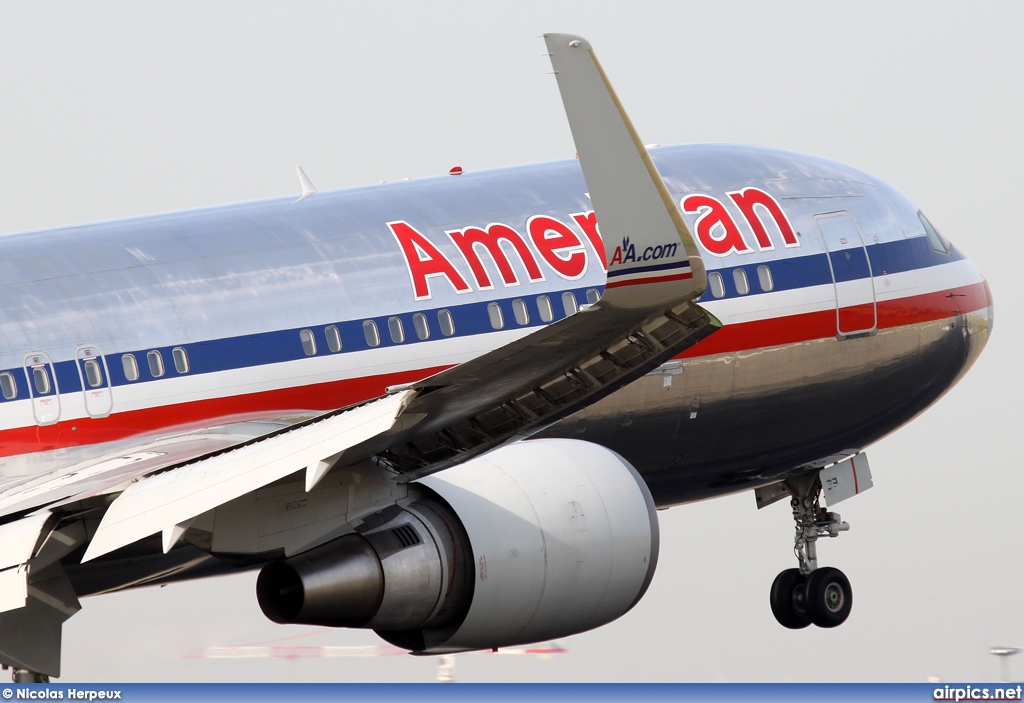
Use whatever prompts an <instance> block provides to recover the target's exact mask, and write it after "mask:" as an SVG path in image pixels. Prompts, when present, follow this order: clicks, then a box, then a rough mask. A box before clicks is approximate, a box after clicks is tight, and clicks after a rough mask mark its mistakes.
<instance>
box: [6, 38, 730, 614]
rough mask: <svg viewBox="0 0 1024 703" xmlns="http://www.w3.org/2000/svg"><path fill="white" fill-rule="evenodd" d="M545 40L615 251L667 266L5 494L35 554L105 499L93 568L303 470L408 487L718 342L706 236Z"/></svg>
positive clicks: (600, 87) (613, 112) (590, 71)
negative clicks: (410, 360) (498, 335)
mask: <svg viewBox="0 0 1024 703" xmlns="http://www.w3.org/2000/svg"><path fill="white" fill-rule="evenodd" d="M545 40H546V42H547V45H548V48H549V50H550V53H551V60H552V64H553V66H554V68H555V72H556V76H557V80H558V85H559V90H560V92H561V95H562V99H563V102H564V104H565V109H566V114H567V117H568V119H569V125H570V128H571V130H572V134H573V138H574V140H575V142H576V147H577V150H578V152H579V157H580V163H581V166H582V168H583V174H584V177H585V179H586V183H587V187H588V189H589V195H590V197H591V199H592V201H593V203H594V208H595V211H596V213H597V214H598V216H599V219H600V223H601V225H600V226H601V230H602V236H603V238H604V240H605V241H606V242H615V241H622V240H628V241H630V242H632V243H633V244H634V245H635V246H637V247H639V248H644V247H647V246H652V247H653V246H662V247H665V246H666V245H671V247H672V249H671V250H672V251H673V252H674V254H673V255H672V256H667V257H665V258H663V259H661V260H659V262H658V265H657V266H645V265H639V266H638V265H637V264H635V263H631V264H623V263H621V262H619V261H616V260H613V261H611V262H609V265H608V283H607V286H606V292H605V295H604V297H603V298H602V299H601V300H600V301H599V302H597V303H596V304H594V305H591V306H587V307H585V308H584V309H583V310H582V311H581V312H579V313H578V314H576V315H573V316H570V317H568V318H565V319H563V320H561V321H559V322H557V323H554V324H552V325H549V326H547V327H545V328H543V329H541V330H539V331H536V332H534V333H532V334H530V335H528V336H526V337H523V338H521V339H519V340H517V341H515V342H513V343H511V344H508V345H506V346H503V347H501V348H499V349H496V350H494V351H492V352H489V353H486V354H484V355H483V356H480V357H478V358H476V359H474V360H472V361H469V362H467V363H464V364H461V365H459V366H457V367H454V368H452V369H449V370H447V371H444V372H442V373H439V374H437V375H435V376H432V377H430V378H427V379H424V380H422V381H420V382H417V383H413V384H410V385H408V386H404V387H401V388H395V389H390V390H391V391H392V392H391V393H390V394H389V395H386V396H383V397H381V398H378V399H375V400H373V401H370V402H367V403H364V404H361V405H358V406H355V407H351V408H345V409H341V410H337V411H334V412H330V413H327V414H325V415H322V416H319V417H316V418H312V419H309V420H305V421H302V422H298V423H295V424H292V425H290V426H288V427H284V428H275V429H273V431H269V432H265V433H262V434H260V435H258V436H255V437H252V438H243V439H242V440H241V441H238V438H237V437H236V438H235V440H236V441H228V440H222V441H221V442H220V443H219V444H216V443H215V444H213V445H207V446H205V447H204V446H202V445H197V446H199V447H200V448H203V449H205V450H206V451H197V450H196V449H197V447H196V446H193V447H192V449H191V450H190V451H187V452H182V451H179V452H178V453H173V452H167V453H160V452H145V451H136V452H134V453H133V454H130V455H125V456H119V457H113V458H108V459H107V460H106V461H107V463H106V464H104V463H103V462H99V464H93V465H92V466H91V470H79V471H70V472H65V473H62V474H61V475H60V476H58V477H50V478H48V479H47V480H45V481H43V482H42V483H37V484H34V485H25V486H19V487H14V488H12V489H10V490H9V492H8V493H9V495H7V494H0V511H6V512H7V513H8V514H12V513H13V514H19V515H22V516H23V517H22V518H21V519H20V520H18V521H15V522H11V523H9V524H8V525H3V526H0V528H10V529H11V530H20V532H19V534H22V533H26V534H27V533H30V532H32V531H33V530H34V531H35V537H36V538H37V539H29V538H27V537H26V538H25V540H23V542H31V543H32V547H35V546H36V543H37V542H39V541H40V540H44V539H45V535H46V534H48V532H47V530H48V525H49V524H50V522H48V521H47V519H46V518H47V517H48V516H49V515H50V512H51V509H53V508H55V507H58V506H61V505H68V504H71V503H73V502H75V501H77V500H80V499H81V498H82V497H84V496H87V495H96V494H102V493H106V494H109V495H110V496H111V497H112V498H113V500H112V502H110V503H109V507H107V508H106V510H105V512H104V514H103V517H102V520H101V522H100V524H99V527H98V528H97V529H96V532H95V534H93V535H91V539H89V540H88V542H89V544H88V549H87V551H86V554H85V557H84V559H83V560H89V559H95V558H96V557H99V556H101V555H104V554H107V553H109V552H111V551H113V550H115V549H118V548H120V547H123V546H125V545H128V544H131V543H133V542H136V541H138V540H139V539H142V538H145V537H148V536H150V535H153V534H156V533H159V532H162V533H163V537H164V540H163V543H164V550H165V551H167V550H168V549H170V547H171V546H173V544H174V543H175V541H176V540H177V539H178V537H180V536H181V534H182V533H183V532H184V531H185V529H187V527H188V524H189V522H190V521H191V520H193V519H194V518H195V517H196V516H198V515H201V514H203V513H205V512H207V511H209V510H211V509H213V508H216V507H218V506H219V505H222V504H224V503H226V502H228V501H231V500H233V499H235V498H238V497H240V496H243V495H246V494H248V493H251V492H252V491H254V490H256V489H259V488H261V487H264V486H267V485H268V484H271V483H273V482H275V481H278V480H280V479H282V478H285V477H287V476H290V475H292V474H295V473H296V472H299V471H305V474H306V481H305V486H306V490H307V491H309V490H312V489H313V487H314V486H315V485H316V484H317V482H318V481H319V480H320V479H321V478H322V477H323V476H324V475H325V474H326V473H327V472H328V471H330V470H331V469H333V468H336V467H341V466H349V465H354V464H356V463H359V462H361V461H365V460H367V459H372V460H373V461H374V462H375V463H376V464H377V465H378V466H384V467H386V468H388V469H389V470H390V471H392V472H393V473H394V477H395V480H396V481H398V482H405V481H411V480H413V479H416V478H419V477H422V476H425V475H427V474H430V473H433V472H435V471H440V470H443V469H445V468H447V467H450V466H453V465H455V464H458V463H460V462H462V461H465V460H467V459H469V458H472V457H474V456H478V455H479V454H481V453H483V452H486V451H488V450H490V449H493V448H495V447H497V446H500V445H502V444H505V443H507V442H509V441H513V440H516V439H519V438H523V437H528V436H530V435H531V434H533V433H535V432H538V431H540V430H542V429H544V428H545V427H548V426H550V425H551V424H553V423H555V422H558V421H559V420H561V419H562V418H564V417H566V416H568V415H570V414H571V413H574V412H576V411H578V410H580V409H582V408H584V407H586V406H588V405H590V404H592V403H594V402H596V401H598V400H600V399H601V398H603V397H605V396H607V395H609V394H610V393H612V392H614V391H615V390H617V389H619V388H621V387H622V386H624V385H626V384H628V383H630V382H631V381H633V380H635V379H636V378H639V377H640V376H642V375H644V374H646V373H648V372H649V371H651V370H652V369H654V368H656V367H657V366H659V365H660V364H662V363H664V362H666V361H667V360H669V359H671V358H672V357H674V356H676V355H678V354H679V353H681V352H682V351H684V350H685V349H687V348H688V347H690V346H692V345H693V344H696V343H697V342H698V341H700V340H701V339H703V338H705V337H706V336H708V335H709V334H711V333H712V332H714V331H715V330H716V329H717V328H718V327H719V326H720V325H719V323H718V321H717V320H715V319H714V318H713V317H712V316H711V315H710V314H708V313H707V312H706V311H705V310H703V309H702V308H701V307H700V306H698V305H697V304H695V303H694V302H693V301H694V299H695V298H696V297H697V296H699V295H700V294H701V293H702V292H703V291H704V288H705V286H706V280H707V278H706V274H705V270H704V265H703V262H702V261H701V258H700V254H699V251H698V249H697V247H696V245H695V244H694V240H693V237H692V236H691V234H690V232H689V231H688V230H687V228H686V225H685V223H684V221H683V219H682V217H681V215H680V213H679V210H678V208H677V207H676V205H675V203H674V202H673V200H672V198H671V196H670V195H669V193H668V191H667V189H666V187H665V184H664V182H663V181H662V179H661V176H660V175H659V173H658V171H657V169H656V168H655V166H654V163H653V162H652V160H651V158H650V156H649V155H648V153H647V150H646V149H645V148H644V146H643V144H642V143H641V141H640V139H639V137H638V136H637V134H636V131H635V130H634V128H633V126H632V124H631V123H630V121H629V118H628V117H627V115H626V113H625V111H624V110H623V109H622V106H621V104H620V103H619V101H618V99H617V97H616V96H615V93H614V91H613V90H612V89H611V86H610V85H609V83H608V81H607V79H606V77H605V75H604V73H603V71H602V69H601V67H600V64H599V63H598V62H597V59H596V58H595V57H594V54H593V51H592V49H591V47H590V45H589V44H588V43H587V42H586V40H584V39H582V38H581V37H575V36H572V35H565V34H551V35H546V37H545ZM666 250H667V249H666ZM119 462H120V463H119ZM84 468H89V467H84ZM33 509H34V510H35V512H34V513H33V512H31V510H33ZM51 522H52V521H51ZM19 526H20V527H19ZM0 536H2V534H0ZM16 542H17V540H12V542H11V544H12V545H13V544H15V543H16ZM17 544H22V542H17ZM9 551H10V554H9V555H8V554H6V553H2V554H0V558H2V559H3V561H4V562H5V564H6V566H5V565H4V564H0V604H2V603H4V602H7V599H8V597H9V600H10V602H11V603H15V602H17V601H18V599H19V598H20V599H21V601H22V602H23V601H24V596H22V595H21V593H22V590H23V589H24V586H25V584H24V581H25V579H24V576H23V575H21V576H18V577H14V576H8V577H7V578H6V580H5V577H4V576H3V575H4V574H5V573H7V571H11V570H12V569H14V572H15V573H20V572H18V569H20V568H22V567H23V566H24V565H25V563H27V561H28V557H26V556H25V554H22V552H23V551H25V550H21V549H20V547H17V548H15V547H12V548H11V550H9ZM15 552H17V553H15ZM27 553H28V554H30V555H31V553H33V550H32V548H31V547H30V548H29V549H28V552H27ZM4 569H6V571H5V570H4ZM11 589H13V590H11ZM0 607H2V606H0ZM15 607H17V606H15Z"/></svg>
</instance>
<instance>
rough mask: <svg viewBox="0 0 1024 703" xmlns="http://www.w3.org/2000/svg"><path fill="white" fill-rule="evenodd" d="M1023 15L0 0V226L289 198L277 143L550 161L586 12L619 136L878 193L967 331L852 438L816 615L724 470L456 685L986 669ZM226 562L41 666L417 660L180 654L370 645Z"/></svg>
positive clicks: (1000, 573)
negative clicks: (616, 577) (917, 243)
mask: <svg viewBox="0 0 1024 703" xmlns="http://www.w3.org/2000/svg"><path fill="white" fill-rule="evenodd" d="M602 7H605V8H609V9H601V8H602ZM612 8H614V9H612ZM1021 26H1024V4H1022V3H1019V2H972V3H946V2H933V1H929V2H892V1H885V2H865V1H864V0H858V1H857V2H829V3H822V2H787V3H783V2H773V3H766V2H729V3H726V2H714V3H713V2H706V1H705V2H686V1H680V0H673V1H671V2H650V3H644V2H629V3H604V4H598V3H594V2H571V3H569V2H563V3H555V2H552V1H551V0H540V1H532V0H529V1H528V0H518V1H517V2H514V3H509V2H506V3H501V4H491V3H485V2H465V3H461V2H451V1H447V0H433V1H432V2H430V3H411V2H410V3H396V2H373V3H366V2H361V3H354V2H353V3H343V2H310V1H307V2H303V3H265V2H252V1H246V2H230V3H210V2H176V3H161V4H157V3H137V2H122V3H115V2H100V3H95V2H94V3H89V4H85V3H74V4H72V3H48V2H41V3H27V2H26V3H13V2H9V3H3V4H0V51H2V52H3V54H4V56H3V58H4V60H3V61H0V92H2V96H3V99H2V100H0V145H2V147H0V148H2V154H3V157H2V160H0V192H2V193H3V206H2V208H0V231H3V232H11V231H17V230H23V229H33V228H40V227H49V226H57V225H63V224H71V223H78V222H83V221H90V220H99V219H108V218H114V217H124V216H131V215H143V214H148V213H153V212H159V211H167V210H176V209H182V208H190V207H197V206H205V205H213V204H218V203H225V202H231V201H238V200H249V199H255V198H262V197H267V196H274V195H282V194H288V193H296V192H298V190H299V186H298V182H297V180H296V179H295V175H294V166H295V165H296V164H301V165H302V166H303V167H304V168H305V170H306V172H307V173H308V174H309V176H310V178H311V179H312V181H313V182H314V183H315V184H316V186H317V187H318V188H320V189H321V190H325V189H328V188H337V187H345V186H351V185H359V184H364V183H373V182H377V181H381V180H395V179H401V178H404V177H410V176H411V177H416V176H424V175H431V174H438V173H443V172H445V171H447V170H448V169H449V168H450V167H451V166H453V165H456V164H458V165H461V166H463V167H464V168H466V169H467V170H473V169H480V168H489V167H496V166H502V165H511V164H518V163H524V162H529V161H543V160H547V159H555V158H561V157H565V156H570V155H572V153H573V152H574V150H575V149H574V147H573V143H572V138H571V135H570V133H569V130H568V127H567V124H566V121H565V118H564V115H563V113H562V107H561V102H560V99H559V96H558V90H557V87H556V85H555V79H554V77H553V76H551V75H549V74H548V72H549V71H550V70H551V69H550V65H549V64H548V63H547V59H546V58H545V57H543V56H542V53H543V51H544V47H543V42H542V40H541V39H539V38H538V35H540V34H541V33H542V32H545V31H567V32H573V33H578V34H582V35H584V36H586V37H587V38H588V39H590V40H591V42H592V43H593V45H594V47H595V50H596V52H597V54H598V56H599V57H600V59H601V62H602V64H603V66H604V68H605V70H606V72H607V73H608V76H609V78H610V79H611V81H612V82H613V84H614V85H615V87H616V90H617V91H618V94H619V96H620V98H621V99H622V101H623V103H624V105H625V107H626V109H627V110H628V111H629V113H630V115H631V117H632V118H633V122H634V124H635V125H636V127H637V129H638V131H639V132H640V135H641V138H642V139H643V140H644V141H645V142H647V143H651V142H657V143H661V144H672V143H685V142H742V143H754V144H763V145H769V146H776V147H784V148H788V149H796V150H799V151H805V152H811V153H816V154H821V155H823V156H828V157H831V158H835V159H838V160H840V161H845V162H848V163H851V164H853V165H855V166H858V167H860V168H863V169H865V170H867V171H869V172H871V173H874V174H876V175H878V176H880V177H882V178H884V179H886V180H888V181H889V182H891V183H893V184H894V185H896V187H897V188H899V189H901V190H902V191H903V192H904V193H906V194H907V195H908V196H909V197H910V198H911V199H912V200H914V201H915V202H916V203H917V204H918V205H919V206H920V207H921V208H922V209H923V210H924V212H925V213H926V214H927V215H928V217H929V218H930V219H931V220H932V221H933V222H934V223H935V224H936V225H937V226H938V227H939V229H940V230H942V231H943V233H944V234H946V235H947V236H948V237H949V238H950V239H952V240H953V241H954V242H955V243H956V244H957V245H958V246H959V247H960V248H961V249H962V250H963V251H964V252H965V253H966V254H967V255H968V256H969V257H970V258H971V259H972V260H973V261H974V262H975V263H976V264H977V265H978V266H979V268H980V269H981V270H982V272H983V273H984V274H985V276H986V277H987V278H988V280H989V282H990V284H991V287H992V291H993V294H994V297H995V300H996V308H997V313H996V318H997V319H996V324H995V334H994V338H993V341H992V342H991V343H990V344H989V346H988V348H987V349H986V351H985V353H984V354H983V356H982V357H981V359H980V361H979V362H978V364H977V365H976V367H975V368H974V370H973V371H972V372H971V373H970V374H969V375H968V376H967V378H966V379H965V380H964V381H963V382H962V383H961V384H960V385H959V386H958V387H956V388H955V389H953V390H952V391H951V392H950V393H949V394H948V395H947V396H946V397H945V398H944V399H942V400H941V401H940V402H939V403H938V404H937V405H936V406H935V407H934V408H932V409H931V410H929V411H928V412H927V413H925V414H924V415H923V416H922V417H920V418H918V419H917V420H916V421H914V422H912V423H911V424H910V425H909V426H907V427H905V428H903V429H901V430H899V431H898V432H896V433H895V434H894V435H893V436H891V437H889V438H887V439H885V440H884V441H882V442H880V443H878V444H877V445H876V446H874V447H872V448H871V449H870V450H869V452H868V454H869V457H870V460H871V465H872V468H873V473H874V479H875V488H874V489H873V490H871V491H869V492H867V493H866V494H863V495H861V496H858V497H857V498H855V499H853V500H851V501H849V502H847V503H843V504H842V505H841V506H840V508H839V510H840V512H841V513H842V515H843V518H844V519H846V520H848V521H849V522H850V523H851V525H852V529H851V531H850V532H848V533H846V534H844V535H842V536H841V537H840V538H839V539H836V540H829V541H827V542H825V543H822V544H821V545H820V549H819V553H820V556H821V560H822V563H823V564H828V565H833V566H838V567H840V568H842V569H843V570H844V571H845V572H846V573H847V575H848V576H849V577H850V579H851V581H852V583H853V588H854V591H855V605H854V609H853V613H852V615H851V617H850V619H849V621H848V622H847V623H846V624H845V625H844V626H843V627H840V628H838V629H836V630H819V629H817V628H813V627H812V628H810V629H808V630H804V631H798V632H792V631H788V630H784V629H783V628H782V627H780V626H779V625H777V624H776V623H775V621H774V619H773V618H772V615H771V612H770V609H769V606H768V589H769V586H770V584H771V581H772V579H773V578H774V577H775V574H776V573H777V572H778V571H780V570H782V569H784V568H788V567H790V566H794V565H795V560H794V559H793V557H792V552H791V546H792V530H793V528H792V522H791V519H790V516H789V511H788V506H787V505H786V503H784V502H783V503H779V504H776V505H774V506H772V507H770V508H768V509H766V510H763V511H758V510H756V508H755V506H754V499H753V496H752V495H751V494H749V493H747V494H742V495H737V496H732V497H729V498H724V499H718V500H712V501H708V502H704V503H700V504H695V505H688V506H681V507H677V508H674V509H672V510H670V511H667V512H662V513H660V517H661V525H662V541H661V559H660V563H659V567H658V573H657V575H656V576H655V579H654V582H653V585H652V586H651V589H650V591H649V592H648V594H647V596H646V597H645V598H644V600H643V601H642V602H641V603H640V604H639V605H638V606H637V607H636V608H634V609H633V611H631V612H630V613H629V614H627V615H626V616H624V617H623V618H621V619H620V620H618V621H616V622H615V623H613V624H611V625H609V626H606V627H604V628H602V629H599V630H597V631H595V632H591V633H587V634H583V635H579V636H576V637H571V638H567V639H565V640H563V641H562V642H561V643H562V645H563V646H565V647H567V648H568V650H569V651H568V653H566V654H563V655H558V656H555V657H552V658H551V659H548V660H541V659H538V658H535V657H529V656H493V655H487V654H470V655H462V656H459V657H458V658H457V662H456V676H457V677H458V678H459V679H460V680H465V681H512V680H516V681H520V680H524V681H889V680H908V681H922V680H925V679H926V678H927V677H928V676H930V675H931V676H937V677H941V678H942V679H945V680H958V679H959V680H972V679H973V680H979V679H994V678H996V677H997V675H998V672H999V669H998V665H997V662H996V661H995V658H994V657H992V656H991V655H989V654H987V649H988V648H989V647H990V646H992V645H1004V644H1005V645H1024V598H1022V597H1021V595H1022V589H1024V587H1022V584H1024V579H1022V577H1024V564H1022V545H1024V540H1022V535H1024V517H1022V515H1021V508H1022V505H1024V490H1022V489H1024V473H1022V470H1021V467H1020V466H1019V465H1018V457H1019V454H1020V452H1019V449H1018V448H1019V445H1020V441H1021V439H1020V438H1021V428H1020V424H1021V420H1022V419H1024V413H1022V412H1021V392H1022V390H1024V387H1022V386H1024V384H1022V379H1024V371H1022V368H1024V364H1022V363H1021V361H1020V359H1019V356H1020V353H1021V351H1020V350H1021V349H1022V348H1024V347H1022V345H1024V339H1022V331H1021V322H1022V315H1024V313H1022V304H1024V294H1022V291H1024V289H1022V275H1021V268H1022V267H1021V264H1020V263H1019V262H1020V257H1019V255H1018V252H1019V250H1020V244H1019V241H1020V235H1019V233H1018V231H1019V230H1020V228H1021V225H1020V222H1021V213H1020V208H1021V205H1022V203H1024V198H1022V197H1021V193H1020V190H1021V188H1022V187H1024V178H1022V172H1024V167H1022V164H1024V148H1022V139H1021V129H1022V126H1024V87H1022V85H1024V70H1022V69H1024V47H1022V44H1021V39H1020V27H1021ZM1015 255H1016V256H1017V258H1016V259H1014V256H1015ZM254 582H255V576H254V575H244V576H238V577H230V578H223V579H219V580H214V581H206V582H199V583H192V584H183V585H176V586H169V587H167V588H162V589H144V590H141V591H136V592H132V593H124V594H115V595H110V596H102V597H98V598H92V599H87V600H86V601H84V609H83V610H82V612H81V613H79V614H78V615H76V616H75V617H74V618H73V619H72V620H70V621H69V622H68V624H67V625H66V626H65V648H64V658H63V661H64V676H63V678H62V680H63V681H74V680H121V681H129V680H167V681H177V680H186V681H187V680H196V681H200V680H211V681H212V680H226V681H253V680H268V681H278V680H280V681H287V680H303V681H383V680H391V681H395V680H398V681H429V680H432V679H433V678H434V676H435V673H436V665H437V662H436V660H434V659H431V658H427V659H422V658H414V657H410V656H393V657H383V658H377V659H356V658H351V659H300V660H295V661H289V660H285V659H272V660H234V661H225V660H212V659H203V658H193V657H189V656H188V655H190V654H194V653H195V652H197V651H199V650H202V649H203V648H204V647H206V646H210V645H241V644H250V643H254V642H264V641H269V640H277V639H278V638H283V637H294V636H297V637H298V639H293V640H283V641H281V642H280V644H303V645H305V644H323V645H353V646H354V645H374V644H378V643H379V642H380V641H379V640H378V639H377V638H376V636H375V635H373V633H370V632H360V631H345V630H338V631H329V630H320V629H315V628H299V627H290V628H282V627H279V626H276V625H273V624H271V623H270V622H269V621H267V620H266V619H265V618H264V617H263V616H262V614H261V613H260V611H259V608H258V606H257V604H256V599H255V595H254V592H253V590H254V589H253V587H254ZM1011 671H1012V673H1013V674H1015V676H1017V677H1018V678H1019V677H1024V657H1021V658H1020V660H1019V661H1014V662H1013V663H1012V666H1011Z"/></svg>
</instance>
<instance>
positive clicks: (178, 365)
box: [171, 347, 188, 373]
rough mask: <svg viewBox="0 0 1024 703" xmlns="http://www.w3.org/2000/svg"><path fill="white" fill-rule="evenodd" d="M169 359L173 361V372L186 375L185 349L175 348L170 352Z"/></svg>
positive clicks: (186, 357) (186, 359)
mask: <svg viewBox="0 0 1024 703" xmlns="http://www.w3.org/2000/svg"><path fill="white" fill-rule="evenodd" d="M171 358H173V359H174V370H175V371H177V372H178V373H188V353H186V352H185V347H175V348H174V349H172V350H171Z"/></svg>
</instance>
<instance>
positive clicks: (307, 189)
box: [292, 166, 316, 205]
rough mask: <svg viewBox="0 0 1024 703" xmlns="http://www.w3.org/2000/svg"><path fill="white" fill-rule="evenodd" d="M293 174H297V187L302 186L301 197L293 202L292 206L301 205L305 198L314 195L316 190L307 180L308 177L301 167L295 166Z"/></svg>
mask: <svg viewBox="0 0 1024 703" xmlns="http://www.w3.org/2000/svg"><path fill="white" fill-rule="evenodd" d="M295 172H296V173H298V174H299V185H301V186H302V195H301V196H299V199H298V200H296V201H294V202H293V203H292V205H294V204H295V203H301V202H302V201H303V200H305V199H306V198H308V197H310V196H313V195H316V188H314V187H313V182H312V181H310V180H309V176H307V175H306V172H305V171H303V170H302V167H301V166H296V167H295Z"/></svg>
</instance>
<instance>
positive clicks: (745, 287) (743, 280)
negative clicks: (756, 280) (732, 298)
mask: <svg viewBox="0 0 1024 703" xmlns="http://www.w3.org/2000/svg"><path fill="white" fill-rule="evenodd" d="M732 282H733V283H734V284H735V285H736V292H737V293H739V294H740V295H746V294H747V293H749V292H750V282H749V281H748V280H747V272H746V271H744V270H743V269H733V271H732Z"/></svg>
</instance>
